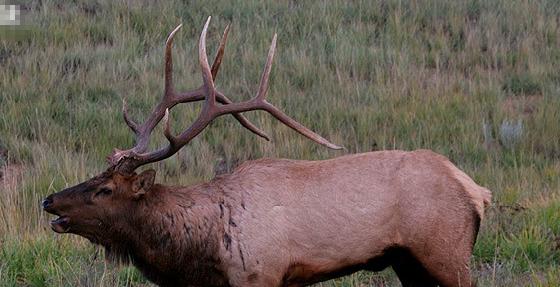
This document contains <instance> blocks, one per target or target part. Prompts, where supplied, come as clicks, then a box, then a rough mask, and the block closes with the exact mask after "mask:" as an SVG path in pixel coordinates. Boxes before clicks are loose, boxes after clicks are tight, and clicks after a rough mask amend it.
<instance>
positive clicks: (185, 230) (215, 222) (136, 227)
mask: <svg viewBox="0 0 560 287" xmlns="http://www.w3.org/2000/svg"><path fill="white" fill-rule="evenodd" d="M148 196H149V198H145V199H143V200H142V201H139V202H138V203H137V205H136V208H134V210H130V212H129V214H128V215H127V217H126V218H125V220H119V222H115V223H114V224H112V225H110V226H109V227H108V230H107V232H108V233H110V234H109V235H108V236H107V237H106V238H110V240H107V241H106V242H103V243H102V245H103V246H104V247H105V250H106V255H107V257H108V259H109V260H112V261H117V262H121V263H132V264H134V265H135V266H136V267H137V268H138V269H140V271H142V273H143V274H144V275H145V276H146V277H147V278H148V279H150V280H152V281H154V282H156V283H157V284H159V285H161V286H183V285H188V283H189V282H190V283H195V282H214V283H211V285H209V286H212V285H214V286H227V285H224V284H223V283H224V281H223V280H225V279H223V278H224V276H223V274H222V272H221V271H220V269H221V268H220V266H219V263H220V262H219V259H218V255H217V253H218V248H219V239H218V238H221V237H220V234H222V233H223V225H222V224H221V221H220V207H219V203H218V202H217V201H216V200H215V196H209V195H208V194H206V193H201V192H198V191H196V190H188V189H186V188H183V189H181V190H170V189H169V188H167V187H164V186H161V185H155V186H154V188H153V190H151V191H150V192H149V193H148Z"/></svg>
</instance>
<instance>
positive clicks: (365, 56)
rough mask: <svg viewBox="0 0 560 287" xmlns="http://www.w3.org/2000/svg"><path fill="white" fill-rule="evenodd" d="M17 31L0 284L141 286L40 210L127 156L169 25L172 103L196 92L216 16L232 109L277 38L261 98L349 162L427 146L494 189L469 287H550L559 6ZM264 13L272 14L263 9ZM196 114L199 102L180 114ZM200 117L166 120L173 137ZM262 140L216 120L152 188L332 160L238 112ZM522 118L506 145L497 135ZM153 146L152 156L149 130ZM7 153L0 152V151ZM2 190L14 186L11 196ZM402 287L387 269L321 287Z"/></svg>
mask: <svg viewBox="0 0 560 287" xmlns="http://www.w3.org/2000/svg"><path fill="white" fill-rule="evenodd" d="M42 2H43V4H42V5H39V4H37V3H29V4H26V5H25V7H26V8H27V9H29V10H27V11H26V12H24V14H25V15H26V19H25V21H24V22H25V23H26V24H28V25H27V26H25V27H23V28H22V29H20V30H19V31H17V32H14V31H13V30H10V29H9V28H1V30H0V87H1V88H0V148H2V149H5V150H7V151H8V156H3V157H1V158H0V164H1V165H4V166H6V165H9V166H10V170H11V172H8V173H7V175H8V176H4V177H5V178H8V179H9V178H11V179H10V180H8V179H5V180H4V182H3V183H2V184H1V185H0V285H1V286H17V285H24V286H114V285H123V286H124V285H127V284H128V285H134V286H137V285H141V284H146V283H145V281H143V280H142V279H141V276H139V275H138V274H137V272H135V271H134V269H133V268H114V266H111V265H105V264H104V263H103V260H102V259H101V258H102V256H97V255H96V254H97V251H96V249H95V248H94V247H93V246H91V245H90V244H89V243H87V242H85V241H83V240H81V239H78V238H76V237H73V236H58V235H55V234H53V233H52V232H51V231H50V230H49V228H48V227H47V226H48V225H47V220H48V218H47V217H48V216H46V215H45V214H44V213H42V212H41V211H40V209H39V206H38V202H39V200H40V198H42V197H43V196H45V195H47V194H49V193H52V192H54V191H57V190H60V189H61V188H64V187H65V186H69V185H73V184H75V183H78V182H80V181H81V180H84V179H86V178H88V177H89V176H90V175H92V174H95V173H97V172H99V171H101V170H103V168H104V167H105V163H104V157H105V156H106V155H107V154H108V153H109V152H110V151H111V149H112V148H113V147H127V146H130V145H131V144H132V136H131V133H130V132H129V131H128V130H127V128H126V126H125V125H124V123H123V121H122V119H121V115H120V109H121V98H122V97H127V99H128V102H129V103H130V107H131V110H132V111H134V112H133V114H134V115H135V116H136V117H137V118H142V115H145V114H146V113H147V112H148V111H149V109H150V107H151V106H152V105H153V104H154V103H155V102H156V101H157V100H158V97H159V96H160V95H161V91H162V84H163V81H162V71H163V66H162V56H163V53H162V51H163V42H164V39H165V36H166V35H167V33H168V32H169V31H170V30H171V29H172V28H173V27H175V25H177V24H178V23H181V22H182V23H183V24H184V28H183V30H182V31H181V32H180V34H179V35H178V37H177V40H176V49H175V57H176V79H177V80H176V82H177V85H178V89H179V90H182V89H188V88H192V87H195V86H197V85H199V83H200V74H199V70H198V68H197V63H196V54H195V46H196V40H197V39H196V38H197V35H198V33H199V32H200V30H201V28H202V24H203V21H204V19H205V18H206V17H207V16H208V15H213V16H214V19H213V22H212V25H211V29H210V34H209V39H210V42H209V49H210V50H213V49H214V48H215V46H216V43H217V39H218V38H219V35H220V34H221V29H223V27H225V24H226V23H228V22H231V23H232V27H233V29H232V33H231V34H230V41H229V43H228V47H227V49H226V57H225V60H224V64H223V65H222V70H221V73H220V77H219V80H218V86H219V88H221V89H222V90H223V91H227V94H228V95H230V96H231V98H233V99H234V100H237V101H239V100H241V99H247V98H249V97H250V95H252V94H253V93H254V92H255V89H256V85H257V84H258V79H259V75H260V70H261V67H262V65H263V63H264V60H265V57H266V52H267V47H268V44H269V41H270V39H271V38H272V35H273V33H274V32H277V33H278V34H279V42H278V50H277V56H276V59H275V63H274V68H273V72H272V78H271V83H270V86H271V89H270V92H269V98H270V101H271V102H273V103H275V104H276V105H278V106H279V107H282V109H284V110H285V111H287V113H288V114H290V115H292V116H293V117H295V118H296V119H298V120H299V121H301V122H302V123H304V124H305V125H307V126H309V127H310V128H312V129H313V130H315V131H318V132H319V133H320V134H322V135H324V136H326V137H327V138H329V139H332V140H333V141H334V142H336V143H340V144H343V145H344V146H345V147H347V149H348V151H347V152H363V151H369V150H375V149H393V148H398V149H416V148H427V149H433V150H435V151H437V152H439V153H442V154H444V155H446V156H448V157H449V158H450V159H451V160H452V161H453V162H455V163H456V164H457V165H458V166H459V167H461V168H462V169H463V170H465V171H466V172H467V173H468V174H469V175H471V176H472V177H473V178H474V179H475V180H476V181H477V182H478V183H480V184H481V185H484V186H487V187H488V188H490V189H491V190H492V191H493V192H494V205H493V207H492V208H491V209H489V210H488V215H487V217H486V220H485V222H484V224H483V226H482V230H481V234H480V235H479V239H478V243H477V245H476V250H475V252H474V254H475V256H474V259H473V261H474V266H476V268H475V269H476V271H475V276H476V277H478V278H479V279H478V280H479V284H480V285H481V286H502V285H503V286H512V285H513V286H525V285H539V286H558V285H559V284H560V271H558V269H559V266H560V263H559V262H560V96H559V93H560V82H559V81H560V73H559V72H558V71H559V66H560V65H559V64H560V32H559V31H560V26H559V25H560V22H559V20H558V19H560V4H558V2H557V1H555V0H538V1H528V0H527V1H520V0H488V1H482V0H480V1H477V0H469V1H443V0H441V1H424V0H422V1H410V2H411V3H408V2H409V1H402V2H399V1H382V2H381V1H380V2H377V1H376V2H375V3H370V2H373V1H351V2H349V3H345V2H343V1H323V2H319V1H315V2H314V3H311V2H310V1H309V2H307V1H305V2H304V1H302V2H295V1H274V3H265V2H264V1H261V0H252V1H204V2H205V4H189V5H188V6H186V5H183V4H181V3H178V2H177V3H174V2H169V3H165V4H148V3H147V2H148V1H146V3H145V4H142V3H140V2H137V1H128V2H129V3H128V4H127V3H126V2H127V1H115V2H112V1H108V0H107V1H99V2H95V1H74V2H78V3H68V2H67V1H42ZM271 2H272V1H271ZM192 106H196V107H197V108H198V107H200V106H199V105H192ZM196 113H197V109H194V108H192V107H189V108H185V107H181V108H177V109H176V111H174V112H173V115H172V118H173V119H174V120H175V125H174V126H175V130H179V129H180V128H182V127H184V126H185V125H186V123H188V122H189V121H190V120H192V119H193V117H195V116H196ZM249 116H250V118H251V119H252V120H254V121H255V122H256V123H257V124H258V125H259V126H260V127H262V128H263V129H264V130H266V131H267V132H268V133H269V134H270V135H271V136H272V138H273V139H274V141H273V142H271V143H268V142H264V141H261V140H259V139H257V138H256V137H254V136H252V135H251V134H250V133H248V132H247V131H245V130H243V129H242V128H241V127H240V126H239V125H238V124H237V123H235V122H234V121H233V120H232V119H231V118H230V117H227V118H224V119H220V120H217V121H216V123H214V124H213V125H212V126H211V127H210V128H208V130H206V131H205V132H204V133H203V134H202V135H200V136H199V137H198V138H197V139H195V140H194V141H193V142H192V143H191V144H190V145H189V146H188V147H187V148H185V150H183V151H182V152H181V153H180V154H179V155H178V156H176V157H174V158H172V159H169V160H167V161H165V162H163V163H159V164H157V165H156V166H155V167H156V168H157V170H158V171H159V175H158V176H159V180H160V181H165V182H168V183H173V184H190V183H193V182H196V181H200V180H204V179H209V178H211V177H212V174H213V168H214V166H215V163H216V162H217V160H218V159H219V158H222V159H225V160H226V161H227V162H237V161H242V160H246V159H250V158H259V157H263V156H269V157H288V158H301V159H319V158H327V157H333V156H336V155H340V154H342V152H333V151H327V150H326V149H325V148H323V147H320V146H317V145H315V144H313V143H310V142H309V141H307V140H305V139H304V138H303V137H301V136H299V135H297V134H295V133H294V132H292V131H290V130H289V129H287V128H285V127H283V126H281V125H279V124H278V123H277V122H275V121H274V120H271V118H270V117H268V116H267V115H265V114H262V113H252V114H250V115H249ZM519 119H520V120H522V122H523V125H524V133H523V135H522V137H521V138H520V140H519V141H518V142H517V143H515V144H514V145H513V146H512V147H511V148H505V147H504V145H506V144H507V143H506V142H503V141H500V140H496V141H486V143H485V141H484V138H483V132H482V125H483V122H485V123H487V124H488V126H489V130H490V131H491V132H492V133H494V136H495V137H496V138H499V136H497V134H498V131H499V127H500V125H501V124H502V122H503V121H504V120H510V121H511V120H513V121H517V120H519ZM155 135H157V139H156V140H155V144H154V146H155V145H156V144H157V143H162V142H163V137H162V136H159V135H160V133H159V131H158V132H156V133H155ZM0 154H1V153H0ZM8 181H11V182H8ZM363 284H370V285H381V284H385V285H390V286H393V285H396V284H397V283H396V281H395V278H394V276H393V275H392V273H391V271H386V272H384V273H382V274H377V275H372V274H366V273H362V274H357V275H353V276H351V277H348V278H345V279H342V280H337V281H336V282H329V283H324V284H323V286H331V285H334V286H364V285H363Z"/></svg>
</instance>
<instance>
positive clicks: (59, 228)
mask: <svg viewBox="0 0 560 287" xmlns="http://www.w3.org/2000/svg"><path fill="white" fill-rule="evenodd" d="M69 223H70V218H69V217H68V216H60V217H58V218H57V219H54V220H52V221H51V229H52V230H53V231H54V232H57V233H66V232H68V230H70V225H69Z"/></svg>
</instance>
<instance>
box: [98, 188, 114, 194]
mask: <svg viewBox="0 0 560 287" xmlns="http://www.w3.org/2000/svg"><path fill="white" fill-rule="evenodd" d="M112 192H113V191H112V190H111V189H109V188H106V187H103V188H101V189H100V190H98V191H97V192H96V193H95V196H98V195H110V194H111V193H112Z"/></svg>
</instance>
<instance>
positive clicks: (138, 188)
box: [132, 169, 156, 198]
mask: <svg viewBox="0 0 560 287" xmlns="http://www.w3.org/2000/svg"><path fill="white" fill-rule="evenodd" d="M155 178H156V171H155V170H153V169H148V170H145V171H143V172H142V173H140V174H139V175H137V176H136V177H135V178H134V182H132V192H134V196H135V197H137V198H138V197H141V196H142V195H144V194H146V193H147V192H148V191H150V189H151V188H152V186H153V185H154V180H155Z"/></svg>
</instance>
